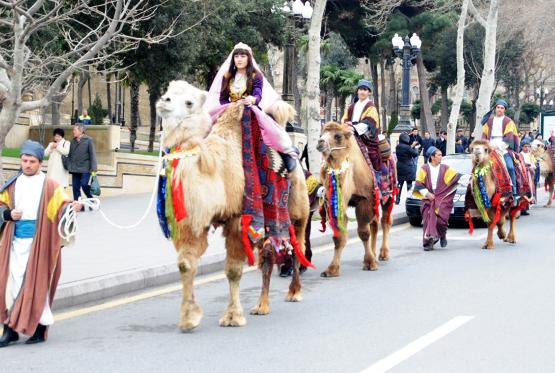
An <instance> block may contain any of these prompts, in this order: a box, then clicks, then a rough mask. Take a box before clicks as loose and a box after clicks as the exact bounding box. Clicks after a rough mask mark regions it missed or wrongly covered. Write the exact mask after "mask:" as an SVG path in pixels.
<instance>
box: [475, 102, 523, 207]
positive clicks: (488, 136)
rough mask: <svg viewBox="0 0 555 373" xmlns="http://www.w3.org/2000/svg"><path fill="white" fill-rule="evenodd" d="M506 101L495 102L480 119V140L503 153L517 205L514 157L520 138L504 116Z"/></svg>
mask: <svg viewBox="0 0 555 373" xmlns="http://www.w3.org/2000/svg"><path fill="white" fill-rule="evenodd" d="M507 107H508V104H507V101H505V100H502V99H499V100H497V101H496V102H495V108H494V109H493V112H494V115H493V116H492V115H491V113H492V111H490V112H488V113H487V114H486V115H485V116H484V117H483V118H482V125H483V130H482V140H487V141H489V143H490V145H492V146H493V147H495V148H497V149H499V150H500V151H501V152H502V153H503V159H504V160H505V165H506V166H507V171H508V172H509V176H510V178H511V183H512V190H513V200H514V203H515V204H516V203H517V196H518V191H517V175H516V170H515V162H514V160H515V155H514V153H516V152H518V151H519V149H520V137H518V128H517V126H516V124H515V122H513V120H512V119H511V118H509V117H508V116H506V115H505V111H506V110H507Z"/></svg>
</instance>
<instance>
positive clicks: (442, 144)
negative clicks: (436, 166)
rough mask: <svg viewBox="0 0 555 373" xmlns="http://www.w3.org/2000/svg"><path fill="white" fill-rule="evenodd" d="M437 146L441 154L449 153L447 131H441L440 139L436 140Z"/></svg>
mask: <svg viewBox="0 0 555 373" xmlns="http://www.w3.org/2000/svg"><path fill="white" fill-rule="evenodd" d="M436 148H438V149H439V150H441V155H442V156H445V155H447V132H445V131H441V133H440V134H439V137H438V139H437V140H436Z"/></svg>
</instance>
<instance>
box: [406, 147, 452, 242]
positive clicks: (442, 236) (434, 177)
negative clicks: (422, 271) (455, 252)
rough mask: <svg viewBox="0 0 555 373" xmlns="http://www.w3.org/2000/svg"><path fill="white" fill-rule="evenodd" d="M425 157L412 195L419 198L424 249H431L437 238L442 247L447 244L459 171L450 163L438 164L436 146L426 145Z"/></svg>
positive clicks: (439, 157) (438, 157) (438, 153)
mask: <svg viewBox="0 0 555 373" xmlns="http://www.w3.org/2000/svg"><path fill="white" fill-rule="evenodd" d="M426 157H427V158H429V160H430V161H429V163H427V164H424V165H423V166H422V167H421V168H420V170H419V171H418V173H417V175H416V184H415V186H414V196H415V197H417V198H421V199H422V205H421V207H420V211H421V212H422V225H423V226H424V233H423V246H424V250H425V251H430V250H433V249H434V244H435V243H436V242H437V241H438V240H440V245H441V247H446V246H447V228H448V227H449V215H451V209H452V208H453V195H454V194H455V191H456V190H457V186H458V183H459V179H460V178H461V175H460V174H459V173H457V171H455V170H454V169H453V168H452V167H449V166H447V165H445V164H441V159H442V157H443V155H442V153H441V150H439V149H438V148H436V147H435V146H432V147H430V148H429V149H428V151H427V154H426Z"/></svg>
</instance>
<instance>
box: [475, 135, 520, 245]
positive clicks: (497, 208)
mask: <svg viewBox="0 0 555 373" xmlns="http://www.w3.org/2000/svg"><path fill="white" fill-rule="evenodd" d="M469 149H470V153H471V154H472V155H473V159H472V161H473V165H474V168H473V172H472V181H471V183H470V186H469V188H471V191H472V197H473V198H474V199H476V197H477V196H478V198H481V197H480V190H478V189H477V188H474V187H473V186H474V185H475V182H476V178H477V177H478V176H477V174H476V172H477V167H478V168H483V167H484V168H485V169H486V172H484V174H483V176H482V178H483V183H484V186H485V190H486V194H487V196H488V199H489V201H491V207H490V208H486V209H485V211H486V213H487V215H488V218H489V221H490V222H491V223H490V224H489V225H488V236H487V239H486V242H485V243H484V245H483V246H482V249H493V247H494V244H493V229H494V228H495V226H497V237H499V238H500V239H501V240H503V241H505V242H509V243H516V229H515V222H516V218H517V215H518V212H519V211H520V210H521V209H522V207H523V206H524V203H529V202H530V199H529V198H528V197H526V196H524V195H521V196H520V197H518V200H517V205H516V206H513V205H512V204H511V203H510V202H508V203H507V202H505V201H503V199H502V198H501V197H500V195H499V193H497V188H498V187H497V184H496V182H495V174H494V168H493V167H487V165H488V164H489V163H490V161H492V162H493V157H492V155H491V154H492V152H498V150H496V149H494V148H492V147H491V146H490V144H489V142H488V141H485V140H475V141H474V142H472V144H470V147H469ZM496 158H498V159H503V155H502V154H500V153H498V157H496ZM501 167H505V165H504V163H503V164H502V166H501ZM470 214H471V216H480V213H479V212H478V211H477V210H474V209H472V210H470ZM507 217H508V218H509V222H510V225H509V233H508V234H506V233H505V228H504V226H505V222H506V221H507Z"/></svg>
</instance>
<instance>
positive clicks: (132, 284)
mask: <svg viewBox="0 0 555 373" xmlns="http://www.w3.org/2000/svg"><path fill="white" fill-rule="evenodd" d="M392 218H393V225H394V226H395V225H401V224H404V223H407V222H408V221H409V218H408V216H406V214H405V213H404V212H401V213H397V214H393V216H392ZM356 234H357V229H356V228H351V229H349V236H353V235H355V236H356ZM331 237H332V235H331V233H329V234H325V235H323V236H320V237H317V238H314V239H313V240H312V241H311V243H312V247H313V248H317V247H319V246H322V245H325V244H328V243H330V242H332V240H331ZM224 265H225V254H223V253H222V254H216V255H211V256H208V257H201V258H200V259H199V265H198V270H197V275H206V274H211V273H214V272H218V271H223V269H224ZM178 281H179V271H178V270H177V265H176V263H169V264H164V265H159V266H156V267H147V268H137V269H133V270H129V271H124V272H118V273H112V274H107V275H104V276H99V277H94V278H90V279H86V280H80V281H75V282H69V283H66V284H62V285H60V286H58V289H57V290H56V299H55V301H54V304H53V307H52V308H53V310H60V309H63V308H69V307H74V306H79V305H82V304H85V303H90V302H97V301H101V300H104V299H107V298H110V297H114V296H117V295H121V294H125V293H130V292H133V291H138V290H144V289H148V288H151V287H156V286H163V285H168V284H173V283H176V282H178Z"/></svg>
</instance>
